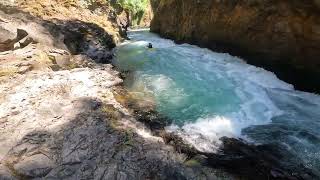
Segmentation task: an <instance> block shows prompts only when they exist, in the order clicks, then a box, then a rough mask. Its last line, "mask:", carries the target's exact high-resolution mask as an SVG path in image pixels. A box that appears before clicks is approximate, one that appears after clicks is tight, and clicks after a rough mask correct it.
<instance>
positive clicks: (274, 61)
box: [151, 0, 320, 92]
mask: <svg viewBox="0 0 320 180" xmlns="http://www.w3.org/2000/svg"><path fill="white" fill-rule="evenodd" d="M152 4H153V8H154V10H155V16H154V19H153V22H152V24H151V30H152V31H153V32H157V33H159V34H161V35H162V36H165V37H169V38H172V39H175V40H176V41H178V42H189V43H193V44H197V45H201V46H204V47H208V48H211V49H213V50H222V51H224V52H229V53H232V54H234V55H239V56H242V57H244V58H245V59H246V60H247V61H248V62H249V63H251V64H254V65H258V66H261V67H264V68H266V69H268V70H271V71H273V72H275V73H276V74H277V75H278V77H279V78H280V79H283V80H285V81H287V82H289V83H292V84H294V85H295V87H296V88H298V89H302V90H308V91H312V92H320V78H319V77H320V60H319V56H320V8H319V1H318V0H313V1H302V0H280V1H279V0H228V1H227V0H197V1H195V0H160V1H157V2H154V3H152Z"/></svg>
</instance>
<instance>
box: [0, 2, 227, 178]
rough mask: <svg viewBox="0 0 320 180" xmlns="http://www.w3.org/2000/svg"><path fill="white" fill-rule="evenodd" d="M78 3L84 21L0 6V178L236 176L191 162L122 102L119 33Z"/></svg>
mask: <svg viewBox="0 0 320 180" xmlns="http://www.w3.org/2000/svg"><path fill="white" fill-rule="evenodd" d="M29 3H32V2H31V1H30V2H29ZM42 3H45V2H44V1H42ZM26 7H28V6H26ZM30 7H32V6H30ZM59 8H61V9H64V10H65V8H66V7H64V6H62V7H58V8H57V9H59ZM61 9H60V10H61ZM33 10H34V9H33ZM73 10H74V11H73V15H79V14H80V12H79V14H78V13H77V12H75V10H77V9H75V8H73ZM80 11H81V9H80ZM83 11H85V12H87V13H89V14H87V16H86V18H89V19H86V22H83V21H81V19H78V20H74V19H73V20H72V21H71V20H68V19H67V17H66V16H64V14H58V15H59V16H60V18H62V19H60V20H59V19H55V18H57V17H55V18H54V19H51V18H50V16H46V19H45V20H44V19H43V18H44V17H42V15H43V14H42V13H43V12H44V11H42V10H41V9H40V11H39V12H40V17H39V16H38V17H35V16H33V15H32V14H30V13H28V12H26V11H25V10H21V9H17V7H8V6H1V11H0V19H1V22H0V24H1V53H0V58H1V60H0V81H1V83H0V93H1V96H0V129H1V132H0V146H1V148H0V161H1V162H0V179H10V180H11V179H114V178H115V179H172V178H174V179H195V178H196V179H217V178H219V179H233V176H231V175H229V174H228V173H225V172H223V171H220V170H216V169H213V168H209V167H205V166H201V165H199V163H197V161H188V160H189V159H188V157H187V156H186V155H185V154H182V153H179V152H177V151H176V150H175V149H174V147H173V146H171V145H167V144H166V143H165V142H164V141H163V139H162V138H160V137H156V136H153V135H152V133H151V131H150V130H149V128H148V125H147V126H146V125H144V124H142V123H140V122H139V121H137V119H136V116H135V114H134V112H132V111H130V109H129V108H126V107H125V106H124V105H122V104H121V103H119V102H125V103H126V104H127V103H130V102H131V100H130V99H129V98H128V99H127V98H121V96H118V95H117V94H118V93H117V92H121V91H122V90H123V87H122V82H123V80H122V79H121V78H120V77H119V76H120V75H119V73H118V72H117V71H115V70H114V69H113V66H112V65H110V64H108V63H110V62H111V59H112V58H113V53H112V48H114V47H115V46H116V45H117V43H119V42H118V40H117V38H120V37H121V36H120V35H118V36H113V34H112V33H118V30H117V29H113V30H112V31H111V32H110V31H109V30H108V29H107V27H106V26H103V25H101V24H95V23H94V22H90V21H91V20H92V21H94V19H95V18H92V19H90V17H92V16H91V15H92V14H90V12H88V11H86V10H83ZM37 12H38V11H37ZM44 14H45V15H48V14H47V13H44ZM83 17H84V16H83V14H82V16H81V18H83ZM63 18H66V19H63ZM82 20H83V19H82ZM106 23H109V22H106ZM115 27H116V28H118V26H117V25H116V26H115ZM104 28H106V29H104ZM119 31H120V30H119ZM140 104H142V105H144V107H143V109H145V105H146V103H140ZM136 107H138V106H136ZM143 116H146V117H144V119H149V118H150V119H152V118H151V117H148V116H147V115H143ZM143 116H142V117H143Z"/></svg>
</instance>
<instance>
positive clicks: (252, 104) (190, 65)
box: [129, 33, 320, 152]
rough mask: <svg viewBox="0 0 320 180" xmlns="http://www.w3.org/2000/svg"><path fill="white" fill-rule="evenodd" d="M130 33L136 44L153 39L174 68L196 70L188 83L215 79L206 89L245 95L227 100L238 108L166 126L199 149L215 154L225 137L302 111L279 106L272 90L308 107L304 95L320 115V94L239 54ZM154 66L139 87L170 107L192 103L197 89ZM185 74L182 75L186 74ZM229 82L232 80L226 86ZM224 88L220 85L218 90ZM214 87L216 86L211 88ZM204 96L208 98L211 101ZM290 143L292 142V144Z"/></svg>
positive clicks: (191, 107)
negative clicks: (304, 89) (302, 89)
mask: <svg viewBox="0 0 320 180" xmlns="http://www.w3.org/2000/svg"><path fill="white" fill-rule="evenodd" d="M129 35H130V37H131V38H132V39H133V40H132V41H130V42H129V44H130V45H132V46H138V47H145V46H146V45H147V44H148V43H152V44H153V47H154V51H152V53H155V54H156V53H159V54H158V56H165V58H171V59H170V61H172V62H170V61H169V62H165V63H168V64H169V66H170V68H171V67H175V66H177V69H176V70H177V71H179V70H182V71H184V70H186V69H187V72H182V73H189V72H190V74H188V79H186V81H188V82H190V83H189V84H191V85H192V84H193V83H192V82H193V81H196V82H199V81H201V82H204V83H206V81H208V80H212V81H210V82H211V83H212V84H206V86H203V88H206V87H208V86H209V87H210V86H219V85H224V86H225V87H223V88H221V91H224V90H227V91H232V93H230V96H232V97H231V99H232V98H234V99H239V101H238V100H234V101H233V100H231V101H230V100H226V102H231V103H239V104H231V106H232V108H234V109H232V110H231V111H228V112H208V111H201V112H205V113H206V114H202V115H201V116H200V118H198V117H197V118H195V119H192V120H190V119H186V120H185V123H184V124H182V125H181V124H179V126H178V125H177V124H178V123H175V124H172V125H171V126H169V127H167V128H166V129H167V131H170V132H175V133H177V134H178V135H180V136H181V137H182V138H183V139H184V140H185V141H186V142H188V143H190V144H191V145H193V146H194V147H195V148H197V149H198V150H201V151H208V152H215V151H216V150H217V149H218V148H219V146H220V145H221V141H220V140H219V139H220V138H221V137H223V136H227V137H241V138H245V137H244V135H243V134H242V130H243V129H245V128H247V127H250V126H255V125H266V124H270V123H272V119H273V118H275V117H279V116H282V115H288V113H293V114H294V113H297V112H295V110H292V111H293V112H284V111H283V110H282V109H280V108H279V107H278V106H279V104H276V103H275V102H274V98H275V97H269V96H270V92H274V93H273V94H272V96H274V94H277V92H283V93H282V94H283V95H285V97H281V98H280V97H279V99H281V101H284V102H286V103H288V104H292V105H294V106H295V107H297V108H301V109H304V110H305V109H306V107H304V106H305V104H303V103H300V102H299V98H301V99H302V100H301V101H303V102H308V104H310V105H309V106H308V107H307V108H309V109H310V110H309V111H308V112H310V114H312V115H314V114H316V113H317V112H316V109H314V107H315V106H320V98H319V96H317V95H315V94H311V93H304V92H299V91H295V90H294V88H293V86H292V85H291V84H288V83H286V82H283V81H281V80H279V79H278V78H277V76H276V75H275V74H274V73H272V72H269V71H266V70H264V69H262V68H259V67H255V66H251V65H248V64H246V62H245V61H244V60H242V59H240V58H238V57H234V56H231V55H229V54H227V53H216V52H212V51H211V50H209V49H205V48H199V47H197V46H193V45H188V44H181V45H177V44H175V43H174V42H173V41H171V40H167V39H162V38H159V37H158V36H157V35H153V34H150V33H149V34H148V33H129ZM158 50H159V51H158ZM148 55H150V54H148ZM166 55H168V56H166ZM153 65H154V66H157V65H158V64H157V63H155V64H153ZM160 65H164V67H166V66H165V65H167V64H160ZM154 66H152V67H148V68H150V69H148V70H142V72H140V73H138V75H137V76H136V78H135V82H134V84H135V86H137V87H139V88H137V89H140V90H141V89H143V90H144V91H148V92H149V93H151V94H153V95H154V96H155V97H156V99H157V100H158V101H160V102H159V103H160V104H163V103H164V106H168V107H169V108H171V107H172V108H176V107H178V106H183V105H184V104H185V103H186V102H187V103H189V102H188V101H187V100H188V98H189V96H192V92H191V93H190V92H189V91H187V90H185V89H184V88H183V87H180V86H179V85H178V84H177V83H176V82H175V79H174V78H175V77H173V76H171V77H169V76H168V75H165V74H162V73H161V69H160V70H159V68H161V67H158V68H157V72H160V73H159V74H151V73H150V72H153V71H152V70H153V69H152V68H154ZM181 66H182V67H183V68H182V67H181ZM172 69H173V68H172ZM145 71H147V72H145ZM179 73H181V72H175V73H174V75H178V74H179ZM179 78H180V79H181V77H179ZM192 78H193V79H192ZM224 82H226V83H227V84H224ZM228 83H229V84H228ZM186 84H188V83H186ZM195 86H196V85H195ZM219 88H220V87H217V89H218V90H219ZM190 89H193V88H190ZM208 90H211V89H210V88H209V89H208ZM215 90H216V89H215ZM218 90H217V92H218ZM201 92H203V93H204V94H205V93H211V92H208V91H207V92H206V89H204V91H201ZM222 95H225V96H226V97H225V98H226V99H228V98H229V99H230V97H228V95H229V94H228V93H224V92H222ZM217 96H219V97H221V96H220V94H217ZM233 96H235V97H233ZM315 97H317V98H315ZM213 99H214V98H213ZM217 99H218V100H219V101H218V102H220V101H221V99H219V98H217ZM283 99H284V100H283ZM203 100H204V101H205V100H206V99H203ZM222 101H223V98H222ZM313 104H314V105H313ZM210 105H211V104H210ZM214 105H215V104H214ZM224 105H226V104H224ZM197 106H198V104H196V103H195V104H190V105H189V106H187V107H186V108H183V110H181V116H182V115H183V114H188V113H190V111H193V110H194V109H195V108H194V107H196V108H202V107H201V106H200V107H197ZM227 106H228V105H227ZM177 109H179V108H177ZM191 113H193V112H191ZM194 113H198V112H194ZM298 113H299V112H298ZM298 113H297V114H298ZM318 114H320V113H318ZM289 115H292V114H289ZM299 120H300V119H299ZM301 142H302V141H301ZM302 143H307V142H302ZM289 147H290V145H289V144H288V148H289ZM291 148H292V147H291Z"/></svg>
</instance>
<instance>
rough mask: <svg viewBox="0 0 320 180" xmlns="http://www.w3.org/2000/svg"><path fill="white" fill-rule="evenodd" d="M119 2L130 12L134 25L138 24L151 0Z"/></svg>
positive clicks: (124, 0) (121, 0) (123, 0)
mask: <svg viewBox="0 0 320 180" xmlns="http://www.w3.org/2000/svg"><path fill="white" fill-rule="evenodd" d="M117 3H119V4H120V5H121V6H122V7H123V8H124V9H125V10H127V11H128V12H129V13H130V15H131V17H132V22H131V23H132V25H138V24H140V21H141V20H142V18H143V15H144V13H145V11H146V9H147V7H148V4H149V0H117Z"/></svg>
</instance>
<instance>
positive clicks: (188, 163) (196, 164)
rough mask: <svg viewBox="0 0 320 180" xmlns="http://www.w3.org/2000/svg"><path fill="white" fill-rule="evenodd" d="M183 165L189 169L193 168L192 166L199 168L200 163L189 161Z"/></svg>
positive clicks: (194, 160)
mask: <svg viewBox="0 0 320 180" xmlns="http://www.w3.org/2000/svg"><path fill="white" fill-rule="evenodd" d="M184 164H185V165H186V166H189V167H194V166H200V165H201V163H200V162H199V161H197V160H196V159H190V160H188V161H186V162H184Z"/></svg>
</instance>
